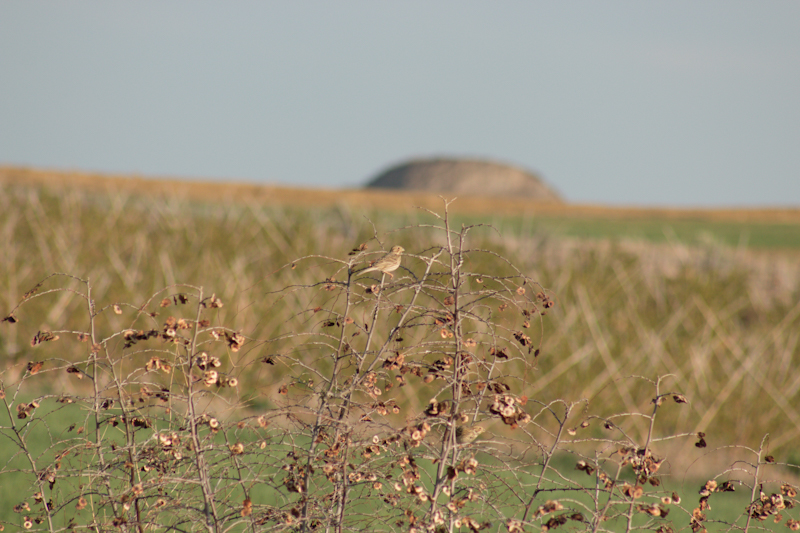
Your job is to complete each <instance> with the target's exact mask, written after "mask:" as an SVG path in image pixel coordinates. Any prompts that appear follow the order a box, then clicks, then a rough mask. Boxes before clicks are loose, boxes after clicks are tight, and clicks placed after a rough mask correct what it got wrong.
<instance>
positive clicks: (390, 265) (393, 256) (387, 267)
mask: <svg viewBox="0 0 800 533" xmlns="http://www.w3.org/2000/svg"><path fill="white" fill-rule="evenodd" d="M403 252H405V249H404V248H403V247H402V246H393V247H392V251H390V252H389V253H388V254H386V255H384V256H383V257H381V258H380V259H378V260H377V261H375V262H374V263H373V264H372V266H371V267H369V268H365V269H364V270H362V271H361V273H362V274H366V273H367V272H373V271H375V270H378V271H380V272H383V273H384V274H388V275H389V277H390V278H393V277H394V274H392V272H394V271H395V270H397V267H399V266H400V256H401V255H402V253H403Z"/></svg>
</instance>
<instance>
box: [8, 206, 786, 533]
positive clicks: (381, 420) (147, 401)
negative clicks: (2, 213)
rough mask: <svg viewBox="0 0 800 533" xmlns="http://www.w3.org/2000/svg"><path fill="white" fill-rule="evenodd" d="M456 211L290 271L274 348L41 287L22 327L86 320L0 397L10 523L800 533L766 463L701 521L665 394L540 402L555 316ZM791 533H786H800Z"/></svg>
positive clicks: (78, 290) (87, 290) (168, 291)
mask: <svg viewBox="0 0 800 533" xmlns="http://www.w3.org/2000/svg"><path fill="white" fill-rule="evenodd" d="M447 205H448V204H447V203H446V204H445V209H444V214H442V215H437V214H434V215H435V216H436V219H437V222H436V223H434V224H430V225H424V226H416V227H412V228H404V229H402V230H399V231H397V232H396V233H395V234H393V235H392V238H393V239H394V240H395V242H392V243H389V242H384V239H383V238H381V236H380V235H379V234H378V232H377V231H376V232H375V235H374V236H373V238H372V239H370V240H369V241H368V242H366V243H363V244H361V245H359V246H357V247H355V248H354V249H353V250H352V251H351V252H350V253H349V255H347V256H346V258H342V257H332V256H323V255H317V254H312V255H306V256H304V257H301V258H298V259H296V260H293V261H291V262H289V263H287V264H286V265H285V266H284V267H283V268H281V269H280V270H279V271H278V272H276V273H274V275H272V276H271V277H270V278H269V279H270V283H272V284H273V285H274V286H275V287H279V288H278V289H276V290H270V291H268V292H267V293H266V294H265V295H263V298H266V299H268V300H269V302H270V303H269V306H270V310H271V314H270V316H269V321H270V324H268V325H263V324H262V325H261V326H260V328H259V329H258V331H259V332H270V333H269V334H264V335H258V334H254V333H253V332H252V331H243V330H242V329H241V328H239V327H237V325H236V322H237V320H238V319H239V318H240V316H241V314H242V313H245V312H246V310H245V309H237V310H236V311H235V312H232V313H229V314H225V313H224V310H225V306H226V302H224V301H222V300H221V299H220V298H218V297H217V296H216V293H214V292H212V291H210V290H208V289H207V288H205V287H200V286H192V285H179V284H172V285H169V286H167V287H166V288H164V289H162V290H159V291H157V292H155V293H154V294H152V295H151V296H150V297H149V298H147V299H146V300H145V301H144V302H142V303H122V302H104V301H102V300H101V297H98V295H96V294H95V293H96V291H95V289H94V287H93V284H92V282H91V281H90V280H88V279H81V278H78V277H74V276H69V275H65V274H54V275H51V276H48V277H47V278H45V279H44V280H43V281H42V282H41V283H39V284H38V285H36V286H35V287H34V288H33V289H31V290H30V291H28V292H27V293H26V294H25V295H24V296H23V298H22V301H21V302H20V304H19V305H18V306H17V307H16V308H14V309H13V310H11V312H10V314H9V315H8V316H7V318H6V320H5V321H6V322H7V323H8V324H7V327H21V325H19V324H17V322H19V321H23V322H24V317H25V309H26V307H27V306H29V305H33V303H34V302H40V301H41V299H52V298H55V299H56V300H57V301H59V299H60V298H61V297H62V296H63V295H67V296H68V297H69V298H74V299H77V300H78V301H80V302H82V305H81V306H80V309H82V318H80V319H77V322H78V323H79V324H80V326H78V327H75V328H70V329H57V328H56V329H52V330H49V329H43V330H40V331H37V332H36V333H35V334H33V335H32V341H31V344H32V346H36V349H37V350H38V353H39V354H40V357H37V359H36V360H34V361H26V362H23V363H19V364H16V365H13V366H11V367H9V368H7V369H5V371H4V372H3V374H2V389H1V390H2V392H0V395H1V396H2V402H3V404H4V406H5V410H4V413H5V414H4V416H3V417H2V418H0V433H1V434H2V436H3V437H4V439H5V440H6V443H7V444H6V445H5V446H6V447H13V452H12V453H11V454H10V456H9V457H8V459H7V460H6V462H5V466H4V467H3V469H2V470H0V484H2V485H3V486H4V487H11V486H13V487H14V491H13V494H11V495H10V494H7V495H6V498H5V505H7V506H8V507H13V511H14V512H15V513H17V514H16V515H14V514H12V515H11V516H9V517H7V518H5V523H6V524H7V525H22V527H24V528H26V529H36V530H45V531H62V530H65V529H69V530H82V529H91V530H95V531H110V530H124V531H145V530H175V531H189V530H192V531H194V530H207V531H215V532H216V531H455V530H461V531H481V530H491V531H499V530H503V529H505V530H507V531H510V532H521V531H532V530H542V531H546V530H549V529H556V528H559V527H563V528H564V529H565V530H570V531H575V530H581V531H584V530H585V531H632V530H639V529H644V530H657V531H661V532H667V531H673V530H675V529H680V528H681V527H683V528H684V529H686V528H691V529H692V530H693V531H702V530H704V529H705V527H706V525H707V524H709V523H714V520H713V519H712V518H710V517H709V516H710V515H709V513H708V509H709V503H708V502H709V498H711V497H712V495H713V497H714V498H718V497H721V496H718V493H723V492H729V491H731V490H733V489H734V488H736V487H741V486H742V485H745V486H747V487H749V489H750V495H749V503H747V508H746V511H745V512H744V513H742V516H741V518H739V522H737V524H738V525H740V526H741V527H742V528H744V529H745V530H747V529H748V528H750V527H751V525H752V524H751V523H752V522H753V521H754V520H759V521H763V520H766V519H770V520H775V521H781V520H783V518H784V516H783V515H782V514H781V513H787V515H791V516H794V515H793V514H791V513H793V511H790V510H789V509H791V507H792V506H793V505H794V504H795V503H796V489H795V488H793V487H792V486H791V485H790V484H788V483H784V482H779V481H771V482H768V481H767V480H766V479H765V470H766V469H770V468H774V467H775V466H776V465H777V463H776V462H775V460H774V459H773V458H772V457H771V456H769V455H768V454H767V452H766V451H765V450H766V441H764V442H762V446H761V448H760V449H757V450H749V453H750V454H751V456H750V457H747V458H746V459H745V460H742V461H737V462H735V463H733V464H732V466H731V467H730V468H728V469H726V470H725V471H724V472H722V474H721V475H720V476H721V478H720V481H719V482H718V481H716V480H715V479H712V480H709V481H708V482H707V483H705V484H703V486H702V487H701V488H700V492H699V494H700V496H699V499H696V498H689V497H684V498H681V497H680V495H679V494H678V492H677V491H676V490H674V489H673V488H672V487H668V486H667V485H668V484H670V482H671V481H670V479H669V476H668V475H665V471H667V470H668V468H667V465H668V464H669V459H668V456H667V454H668V453H671V452H673V451H676V450H681V449H682V448H680V447H676V446H671V443H673V442H681V443H684V444H685V443H687V442H690V443H694V446H693V447H692V448H697V449H699V448H703V447H705V446H706V442H705V435H704V434H703V433H695V432H686V433H681V432H677V431H676V432H670V433H667V434H661V433H660V432H659V430H658V425H657V424H656V421H657V419H658V420H660V419H661V416H662V412H664V411H665V410H667V411H668V410H674V409H680V408H681V407H682V404H685V403H687V401H688V399H687V398H686V397H685V396H684V395H683V393H682V392H681V391H680V390H679V389H678V388H675V386H674V385H671V383H672V382H673V381H674V380H672V378H671V377H670V376H651V377H629V378H625V380H626V381H630V382H635V384H636V386H635V387H631V388H628V389H625V390H626V391H627V392H625V394H628V395H633V394H637V395H640V396H641V397H637V398H632V397H631V398H630V403H629V405H631V406H633V407H635V406H638V405H641V404H642V403H643V402H642V398H646V401H649V403H647V404H646V405H647V408H646V409H638V410H636V409H633V410H630V411H625V412H613V413H600V414H598V413H597V412H595V411H594V409H595V405H596V404H593V405H592V406H590V405H589V403H588V402H587V401H585V400H582V401H569V400H566V399H563V398H558V397H549V396H548V394H547V391H546V390H544V391H541V392H540V393H539V394H538V395H537V396H536V397H529V396H528V394H529V392H528V389H529V385H530V383H531V379H532V378H533V376H535V375H536V373H537V372H538V371H539V359H540V358H542V357H547V351H546V350H543V346H545V344H546V339H544V338H543V331H544V330H545V321H547V320H548V319H549V318H550V317H549V316H546V315H547V313H548V310H549V309H551V308H552V307H553V306H554V305H555V301H556V300H555V295H553V294H552V293H551V292H550V291H548V290H547V289H545V288H544V287H542V286H540V285H539V284H538V283H537V281H536V280H534V279H531V278H530V277H528V276H526V275H525V273H524V272H522V271H521V270H520V269H519V268H517V267H516V266H515V265H514V264H513V263H512V262H511V261H509V260H508V259H506V258H504V257H503V256H502V255H500V254H499V253H497V252H495V251H493V250H490V249H486V248H480V247H471V246H470V244H469V243H470V242H471V240H470V234H471V232H473V231H474V230H475V229H476V228H477V227H476V226H461V227H459V228H454V227H451V221H450V219H449V216H448V212H447ZM422 232H426V233H428V234H429V235H428V237H427V238H426V239H424V240H423V239H418V238H417V236H418V235H419V234H420V233H422ZM420 242H438V244H436V245H423V246H419V243H420ZM392 244H401V245H403V246H404V247H405V248H406V249H407V250H409V252H408V253H406V254H405V255H404V258H403V262H402V265H401V267H400V268H399V269H398V270H395V271H394V272H393V273H392V275H391V276H389V275H388V274H383V273H381V272H376V271H372V272H368V273H367V272H362V271H363V270H364V268H365V267H366V266H367V265H368V264H369V262H370V261H374V260H376V259H378V258H379V257H380V256H381V254H382V253H384V252H380V251H379V250H374V248H379V249H382V250H387V249H388V248H390V247H391V245H392ZM376 245H377V246H376ZM342 255H344V254H342ZM310 265H317V266H320V265H322V267H323V268H325V269H327V272H328V273H327V275H326V276H325V279H311V278H313V276H311V277H310V276H309V275H305V274H304V275H302V276H297V275H296V273H297V272H298V271H303V270H304V269H306V270H312V269H310V268H309V267H310ZM51 285H54V286H51ZM209 292H211V294H209ZM76 309H77V307H76ZM70 320H72V321H74V320H76V318H75V317H71V319H70ZM32 333H33V332H32ZM273 369H280V371H277V370H276V371H274V372H273ZM563 379H566V380H569V379H570V378H569V375H565V376H564V377H563ZM621 381H622V379H620V380H617V381H615V382H614V383H615V384H618V383H620V382H621ZM631 391H634V392H631ZM600 408H601V409H602V406H600ZM670 427H671V426H670ZM8 443H10V444H8ZM684 449H685V448H684ZM681 453H685V452H681ZM672 484H673V485H674V483H672ZM772 485H774V486H775V487H776V488H775V490H774V492H773V493H772V494H769V490H767V491H766V492H764V488H765V487H768V486H772ZM681 490H682V489H681ZM9 498H14V501H11V500H10V499H9ZM695 501H696V502H697V503H696V506H695ZM779 516H780V518H778V517H779ZM791 516H790V517H789V518H787V520H786V521H785V524H786V525H788V526H790V527H791V528H795V526H796V525H800V522H797V521H796V520H795V519H794V518H791ZM734 519H735V518H734ZM728 523H732V520H728ZM675 524H681V525H682V526H676V525H675Z"/></svg>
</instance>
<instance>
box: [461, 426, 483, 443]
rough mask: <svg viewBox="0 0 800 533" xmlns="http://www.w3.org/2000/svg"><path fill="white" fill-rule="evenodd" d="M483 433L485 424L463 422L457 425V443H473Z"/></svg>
mask: <svg viewBox="0 0 800 533" xmlns="http://www.w3.org/2000/svg"><path fill="white" fill-rule="evenodd" d="M481 433H483V426H480V425H478V424H463V425H460V426H456V443H458V444H472V443H473V442H475V439H477V438H478V437H479V436H480V435H481Z"/></svg>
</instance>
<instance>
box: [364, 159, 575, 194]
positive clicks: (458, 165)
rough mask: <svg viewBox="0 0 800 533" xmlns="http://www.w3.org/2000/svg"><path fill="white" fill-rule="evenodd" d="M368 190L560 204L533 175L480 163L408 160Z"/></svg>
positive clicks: (507, 166) (507, 167) (515, 168)
mask: <svg viewBox="0 0 800 533" xmlns="http://www.w3.org/2000/svg"><path fill="white" fill-rule="evenodd" d="M367 187H368V188H374V189H401V190H406V191H428V192H442V193H450V194H456V195H470V196H473V195H474V196H494V197H504V196H506V197H514V198H530V199H534V200H536V201H539V202H555V203H563V200H562V199H561V197H560V196H559V195H558V193H556V192H555V191H554V190H553V189H551V188H550V187H548V186H547V185H546V184H545V183H544V181H542V179H541V178H540V177H539V176H537V175H536V174H534V173H533V172H530V171H527V170H523V169H521V168H517V167H514V166H511V165H506V164H503V163H496V162H492V161H484V160H479V159H460V158H436V159H417V160H411V161H409V162H407V163H403V164H400V165H397V166H394V167H391V168H390V169H388V170H386V171H385V172H383V173H381V174H380V175H379V176H378V177H376V178H374V179H373V180H372V181H370V182H369V183H368V184H367Z"/></svg>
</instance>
